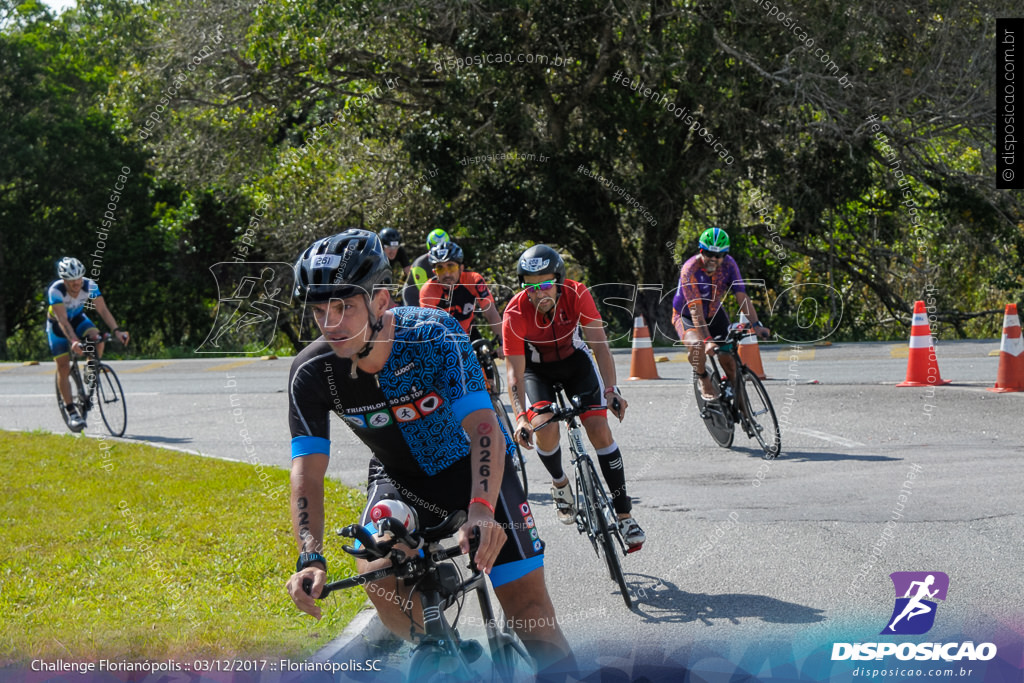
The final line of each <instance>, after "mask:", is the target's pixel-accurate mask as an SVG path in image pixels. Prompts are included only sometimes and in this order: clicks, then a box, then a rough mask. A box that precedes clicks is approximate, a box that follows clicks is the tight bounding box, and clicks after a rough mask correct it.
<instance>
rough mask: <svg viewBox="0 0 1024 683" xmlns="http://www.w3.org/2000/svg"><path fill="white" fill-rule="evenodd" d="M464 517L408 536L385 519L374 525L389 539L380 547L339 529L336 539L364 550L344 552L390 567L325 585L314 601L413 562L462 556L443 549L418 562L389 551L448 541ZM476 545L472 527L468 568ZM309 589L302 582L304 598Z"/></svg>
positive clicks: (364, 535) (352, 529)
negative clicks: (387, 563) (385, 560)
mask: <svg viewBox="0 0 1024 683" xmlns="http://www.w3.org/2000/svg"><path fill="white" fill-rule="evenodd" d="M466 517H467V514H466V511H465V510H456V511H455V512H453V513H452V514H450V515H448V517H446V518H445V519H444V520H443V521H442V522H441V523H440V524H438V525H437V526H433V527H429V528H427V529H424V530H423V532H422V533H419V534H415V533H413V534H410V533H409V531H408V529H406V528H405V525H404V524H402V522H401V521H400V520H398V519H395V518H394V517H386V518H384V519H382V520H380V521H379V522H378V528H380V529H381V530H382V531H386V532H389V533H391V534H392V535H393V538H392V539H389V540H386V541H383V542H381V543H378V542H377V541H376V539H375V538H374V537H373V535H371V534H370V532H368V531H367V530H366V529H365V528H364V527H363V526H362V525H360V524H350V525H348V526H347V527H344V528H343V529H340V530H339V531H338V535H339V536H345V537H347V538H355V539H357V540H358V541H359V542H360V543H362V544H363V546H364V548H366V549H365V550H362V549H356V548H353V547H352V546H348V545H345V546H342V548H343V549H344V550H345V552H347V553H348V554H350V555H353V556H355V557H358V558H361V559H383V558H385V557H390V558H391V566H390V567H385V568H383V569H377V570H375V571H372V572H366V573H365V574H358V575H356V576H352V577H349V578H347V579H341V580H339V581H333V582H331V583H328V584H325V585H324V588H323V590H322V591H321V592H320V597H319V598H317V599H318V600H320V599H322V598H325V597H327V595H328V594H329V593H331V592H333V591H337V590H344V589H346V588H354V587H355V586H362V585H365V584H366V583H367V582H370V581H377V580H379V579H383V578H385V577H388V576H394V575H395V574H396V573H397V572H398V570H399V569H401V568H402V567H404V566H406V565H409V564H410V563H413V562H422V561H423V560H424V559H425V560H426V561H427V563H428V564H437V563H439V562H443V561H445V560H449V559H451V558H453V557H458V556H459V555H462V554H463V553H462V549H461V548H460V547H459V546H457V545H456V546H452V547H451V548H444V549H442V550H440V551H437V552H432V553H424V558H420V557H418V556H416V555H413V556H411V557H409V556H406V555H405V554H404V553H401V552H398V553H397V554H393V553H392V551H393V550H394V546H395V545H397V544H398V543H404V544H406V545H408V546H409V547H411V548H413V549H414V550H418V549H420V548H422V547H424V546H425V545H429V544H431V543H436V542H438V541H441V540H443V539H446V538H450V537H452V536H453V535H454V534H455V532H456V531H458V530H459V528H460V527H461V526H462V525H463V524H465V523H466ZM479 545H480V536H479V531H478V530H477V529H476V528H475V527H474V528H473V534H472V535H471V536H470V539H469V558H470V566H473V562H474V560H475V557H476V551H477V549H478V547H479ZM475 571H476V570H475ZM312 588H313V581H312V579H303V581H302V590H304V591H305V592H306V594H307V595H308V594H310V591H311V590H312Z"/></svg>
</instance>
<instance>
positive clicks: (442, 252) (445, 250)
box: [430, 242, 463, 266]
mask: <svg viewBox="0 0 1024 683" xmlns="http://www.w3.org/2000/svg"><path fill="white" fill-rule="evenodd" d="M462 259H463V254H462V247H460V246H459V245H457V244H455V242H439V243H438V244H435V245H434V246H433V247H431V248H430V264H431V265H434V266H436V265H437V264H438V263H447V262H448V261H455V262H456V263H462Z"/></svg>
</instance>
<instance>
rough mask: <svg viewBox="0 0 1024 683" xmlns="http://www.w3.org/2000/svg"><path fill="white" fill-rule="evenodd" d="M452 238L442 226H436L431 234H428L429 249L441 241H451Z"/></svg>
mask: <svg viewBox="0 0 1024 683" xmlns="http://www.w3.org/2000/svg"><path fill="white" fill-rule="evenodd" d="M451 241H452V239H451V238H450V237H448V233H446V232H445V231H444V230H442V229H441V228H435V229H434V230H433V231H432V232H431V233H430V234H429V235H427V249H433V248H434V247H435V246H436V245H438V244H440V243H441V242H451Z"/></svg>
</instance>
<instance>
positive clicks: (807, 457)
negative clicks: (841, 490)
mask: <svg viewBox="0 0 1024 683" xmlns="http://www.w3.org/2000/svg"><path fill="white" fill-rule="evenodd" d="M758 457H760V455H759V456H758ZM904 459H905V458H894V457H892V456H890V455H867V454H866V453H828V452H822V451H787V450H783V451H782V455H780V456H779V457H778V458H777V459H776V460H773V461H772V462H773V463H775V462H785V461H786V460H790V461H793V462H828V461H830V460H860V461H863V462H892V461H897V460H904Z"/></svg>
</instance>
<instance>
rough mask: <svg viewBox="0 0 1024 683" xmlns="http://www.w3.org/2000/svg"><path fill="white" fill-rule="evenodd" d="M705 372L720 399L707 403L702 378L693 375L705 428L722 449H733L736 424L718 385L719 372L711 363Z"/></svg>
mask: <svg viewBox="0 0 1024 683" xmlns="http://www.w3.org/2000/svg"><path fill="white" fill-rule="evenodd" d="M704 370H705V371H706V372H708V373H709V374H710V375H711V378H712V380H711V384H712V386H713V387H714V389H715V395H716V396H717V397H718V398H717V399H715V400H714V401H705V400H704V397H703V395H702V394H701V390H700V378H699V377H697V375H696V373H695V374H694V375H693V394H694V396H696V397H697V410H698V411H699V412H700V416H701V417H702V418H703V419H704V426H705V427H707V428H708V432H710V434H711V438H712V439H714V440H715V443H717V444H718V445H719V446H721V447H722V448H731V447H732V440H733V437H734V432H735V429H734V424H733V420H732V415H731V414H730V413H731V410H730V408H729V406H727V405H725V399H724V398H723V397H722V395H721V390H720V388H719V383H718V370H717V369H716V368H715V366H714V365H712V364H711V361H707V364H706V365H705V367H704Z"/></svg>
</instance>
